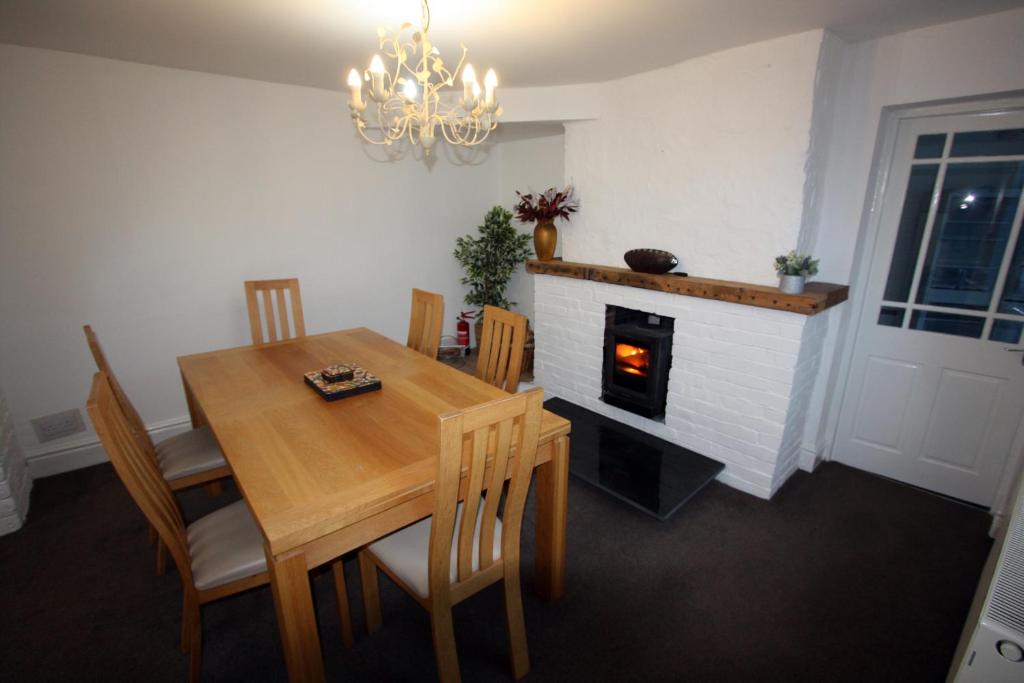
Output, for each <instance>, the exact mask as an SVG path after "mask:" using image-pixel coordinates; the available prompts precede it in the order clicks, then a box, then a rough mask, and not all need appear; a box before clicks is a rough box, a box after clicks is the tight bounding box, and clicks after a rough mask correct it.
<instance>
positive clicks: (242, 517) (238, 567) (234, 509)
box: [186, 500, 267, 590]
mask: <svg viewBox="0 0 1024 683" xmlns="http://www.w3.org/2000/svg"><path fill="white" fill-rule="evenodd" d="M186 537H187V538H188V549H189V554H190V555H191V557H192V578H193V579H194V580H195V584H196V588H197V589H198V590H206V589H207V588H214V587H215V586H222V585H224V584H225V583H231V582H232V581H235V580H237V579H244V578H245V577H247V576H253V575H255V574H259V573H260V572H265V571H267V556H266V555H265V554H264V552H263V534H261V533H260V528H259V527H258V526H257V525H256V520H254V519H253V517H252V513H250V512H249V508H248V507H246V505H245V501H244V500H240V501H237V502H235V503H232V504H231V505H228V506H226V507H222V508H221V509H219V510H217V511H215V512H211V513H210V514H208V515H206V516H205V517H202V518H201V519H198V520H196V521H195V522H192V523H191V524H189V525H188V530H187V531H186Z"/></svg>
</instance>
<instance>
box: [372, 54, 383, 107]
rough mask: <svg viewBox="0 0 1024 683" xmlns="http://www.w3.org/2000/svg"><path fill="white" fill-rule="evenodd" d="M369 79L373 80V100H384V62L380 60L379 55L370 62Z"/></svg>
mask: <svg viewBox="0 0 1024 683" xmlns="http://www.w3.org/2000/svg"><path fill="white" fill-rule="evenodd" d="M370 78H371V79H373V88H372V94H373V96H374V98H376V99H378V100H383V99H385V98H386V95H385V94H384V62H383V61H382V60H381V58H380V55H374V56H373V59H371V60H370Z"/></svg>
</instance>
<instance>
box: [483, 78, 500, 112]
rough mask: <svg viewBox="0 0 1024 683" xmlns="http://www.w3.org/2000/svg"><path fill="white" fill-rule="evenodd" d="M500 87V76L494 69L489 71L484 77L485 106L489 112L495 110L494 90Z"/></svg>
mask: <svg viewBox="0 0 1024 683" xmlns="http://www.w3.org/2000/svg"><path fill="white" fill-rule="evenodd" d="M497 86H498V74H496V73H494V69H488V70H487V75H486V76H484V106H486V107H487V109H488V110H492V109H494V89H495V88H496V87H497Z"/></svg>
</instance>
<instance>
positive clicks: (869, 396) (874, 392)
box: [854, 356, 919, 453]
mask: <svg viewBox="0 0 1024 683" xmlns="http://www.w3.org/2000/svg"><path fill="white" fill-rule="evenodd" d="M918 370H919V367H918V366H917V365H915V364H913V363H906V362H904V361H900V360H895V359H892V358H880V357H878V356H872V357H871V358H869V359H868V362H867V368H866V370H865V372H864V388H863V390H862V391H861V396H860V401H859V405H858V406H857V418H856V420H855V424H856V426H855V428H854V438H855V439H857V440H858V441H860V442H862V443H864V444H867V445H873V446H875V447H876V448H879V449H883V450H888V451H890V452H892V453H899V452H900V451H901V450H902V449H901V444H902V443H903V436H904V427H905V424H906V420H905V418H906V413H907V404H908V402H909V399H910V396H911V393H912V392H913V389H914V381H915V380H916V379H917V374H918Z"/></svg>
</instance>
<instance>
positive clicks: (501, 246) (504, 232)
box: [455, 206, 530, 344]
mask: <svg viewBox="0 0 1024 683" xmlns="http://www.w3.org/2000/svg"><path fill="white" fill-rule="evenodd" d="M477 230H478V231H479V232H480V236H479V237H475V238H474V237H472V236H471V235H465V236H463V237H459V238H458V239H456V240H455V259H456V260H457V261H458V262H459V265H461V266H462V268H463V270H465V271H466V276H465V277H463V278H462V284H464V285H469V293H467V294H466V303H467V304H469V305H470V306H478V307H480V308H483V307H484V306H487V305H491V306H497V307H498V308H506V309H507V308H509V307H511V306H513V305H515V302H514V301H509V300H508V299H507V298H505V290H506V289H507V288H508V283H509V280H511V279H512V274H513V273H515V272H516V268H518V267H519V265H520V264H521V263H523V262H524V261H526V259H528V258H530V236H529V235H528V234H526V233H521V232H519V231H518V230H516V229H515V228H514V227H512V212H510V211H508V210H507V209H504V208H502V207H500V206H496V207H494V208H493V209H491V210H490V211H488V212H487V215H486V216H485V217H484V224H483V225H481V226H479V227H478V228H477ZM483 322H484V321H483V316H482V315H481V316H477V319H476V335H477V337H476V339H477V344H479V343H480V329H481V327H482V325H483Z"/></svg>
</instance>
